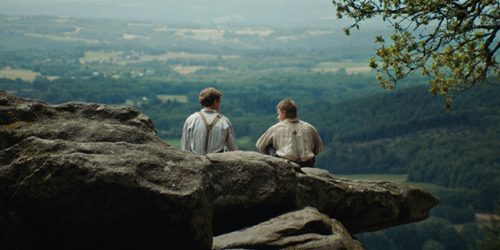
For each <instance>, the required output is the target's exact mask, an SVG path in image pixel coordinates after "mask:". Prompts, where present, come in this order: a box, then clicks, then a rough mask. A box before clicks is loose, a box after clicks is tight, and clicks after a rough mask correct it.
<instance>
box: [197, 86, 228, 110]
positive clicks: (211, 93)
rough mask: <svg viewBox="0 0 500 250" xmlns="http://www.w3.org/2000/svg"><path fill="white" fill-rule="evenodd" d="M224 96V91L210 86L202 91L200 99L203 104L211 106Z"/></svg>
mask: <svg viewBox="0 0 500 250" xmlns="http://www.w3.org/2000/svg"><path fill="white" fill-rule="evenodd" d="M222 96H224V95H223V94H222V92H220V91H219V90H217V89H215V88H212V87H209V88H205V89H203V90H201V91H200V95H199V96H198V100H199V101H200V104H201V106H203V107H210V106H212V105H213V104H214V102H215V101H220V99H221V97H222Z"/></svg>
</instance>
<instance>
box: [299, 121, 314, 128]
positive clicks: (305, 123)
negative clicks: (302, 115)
mask: <svg viewBox="0 0 500 250" xmlns="http://www.w3.org/2000/svg"><path fill="white" fill-rule="evenodd" d="M299 122H300V124H301V125H302V126H304V127H308V128H312V129H314V130H316V128H315V127H314V126H313V125H312V124H310V123H308V122H306V121H303V120H299Z"/></svg>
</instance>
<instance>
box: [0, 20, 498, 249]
mask: <svg viewBox="0 0 500 250" xmlns="http://www.w3.org/2000/svg"><path fill="white" fill-rule="evenodd" d="M376 32H379V31H371V30H370V31H364V32H360V33H357V35H354V36H353V37H349V38H346V37H343V36H342V34H341V33H340V32H338V31H331V30H324V29H323V30H316V29H306V28H301V29H283V28H282V29H272V28H266V27H217V28H211V27H209V28H207V27H192V26H180V25H177V26H169V25H167V24H158V23H138V22H126V21H121V20H101V19H74V18H71V19H70V18H57V17H23V16H6V15H3V16H2V15H0V35H1V36H2V39H1V40H0V89H2V90H7V91H9V92H10V93H13V94H15V95H18V96H23V97H29V98H37V99H41V100H44V101H46V102H49V103H53V104H57V103H63V102H73V101H79V102H96V103H103V104H108V105H116V106H123V105H127V106H132V107H135V108H137V109H138V110H140V111H142V112H144V113H145V114H147V115H148V116H150V117H151V119H152V120H153V122H154V124H155V127H156V130H157V131H158V134H159V136H160V137H161V138H162V139H164V140H165V141H166V142H167V143H171V144H173V145H176V143H178V140H179V139H180V135H181V129H182V125H183V123H184V120H185V118H186V117H187V116H188V115H189V114H191V113H193V112H196V111H197V110H198V109H199V108H200V105H199V103H198V102H197V94H198V93H199V91H200V90H201V89H202V88H204V87H207V86H213V87H216V88H218V89H220V90H221V91H222V92H223V93H224V98H223V104H222V113H223V114H225V115H226V116H227V117H229V118H230V119H231V122H232V123H233V126H234V128H235V131H236V136H237V137H238V146H239V147H240V149H241V150H255V146H254V144H255V141H256V140H257V139H258V137H259V136H260V135H261V134H262V133H263V132H264V131H265V129H267V128H268V127H269V126H271V125H272V124H274V123H275V122H276V114H275V105H276V104H277V102H278V101H279V100H281V99H282V98H285V97H291V98H293V99H295V100H296V101H297V103H298V105H299V116H300V118H301V119H303V120H306V121H308V122H310V123H311V124H313V125H315V126H316V128H317V129H318V131H319V132H320V135H321V137H322V139H323V141H324V144H325V151H324V152H323V153H322V154H321V155H320V156H319V157H318V161H317V166H318V167H320V168H324V169H328V170H329V171H330V172H332V173H334V174H398V175H406V176H407V182H408V184H409V185H420V186H422V187H424V188H428V189H430V190H431V191H432V192H433V193H434V194H435V195H436V196H438V197H439V198H440V204H439V206H438V207H436V208H435V209H433V211H432V217H431V218H430V219H428V220H426V221H423V222H420V223H414V224H409V225H404V226H400V227H396V228H392V229H389V230H384V231H380V232H375V233H365V234H360V235H358V237H359V238H360V239H361V240H362V241H363V242H364V244H365V246H366V248H367V249H469V247H470V249H475V248H476V241H477V240H479V239H481V238H482V237H483V232H482V230H481V229H480V227H479V225H478V224H477V223H476V222H475V213H477V212H486V213H493V212H494V211H495V205H496V203H498V202H499V201H500V193H499V192H498V191H497V190H500V99H499V98H498V96H499V94H500V86H499V84H500V83H499V81H498V79H494V78H492V79H490V81H489V82H488V83H485V84H483V85H482V86H479V87H477V88H473V89H470V90H469V91H466V92H464V93H463V94H462V95H460V96H458V97H457V98H456V100H455V102H454V103H453V105H452V110H451V111H446V110H445V109H444V107H443V100H442V99H441V98H440V97H436V96H432V95H431V94H429V91H428V89H427V86H426V85H425V82H426V80H427V79H423V78H421V77H419V76H413V77H411V78H408V79H406V80H405V81H403V82H401V83H400V85H399V86H398V88H397V89H396V90H395V91H391V92H387V91H384V90H382V89H380V88H379V86H378V85H377V83H376V80H375V79H374V74H373V72H370V71H367V70H365V68H366V67H365V66H367V64H368V60H369V58H370V57H371V56H372V54H373V48H374V46H373V44H372V43H371V41H372V40H371V39H370V38H371V37H374V36H375V34H376ZM380 32H382V31H380ZM366 37H369V38H368V39H367V38H366ZM26 71H27V72H28V73H35V74H34V75H33V74H28V73H26ZM16 74H17V75H16ZM26 75H31V79H29V78H30V77H28V76H26Z"/></svg>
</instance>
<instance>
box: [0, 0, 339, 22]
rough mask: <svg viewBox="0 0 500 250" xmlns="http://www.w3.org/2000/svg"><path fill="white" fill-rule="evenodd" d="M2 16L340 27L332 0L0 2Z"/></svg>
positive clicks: (76, 0) (59, 0)
mask: <svg viewBox="0 0 500 250" xmlns="http://www.w3.org/2000/svg"><path fill="white" fill-rule="evenodd" d="M0 6H1V7H0V13H3V14H14V15H18V14H24V15H40V14H42V15H56V16H70V17H98V18H120V19H135V20H144V21H168V22H180V23H187V22H189V23H197V24H205V23H207V24H248V25H279V26H289V27H294V26H332V25H338V24H339V23H340V21H339V20H337V19H336V18H335V7H334V6H333V5H332V3H331V0H0Z"/></svg>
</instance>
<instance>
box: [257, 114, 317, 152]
mask: <svg viewBox="0 0 500 250" xmlns="http://www.w3.org/2000/svg"><path fill="white" fill-rule="evenodd" d="M256 146H257V149H258V150H259V151H260V152H261V153H264V154H270V153H269V151H268V150H269V146H272V147H273V148H274V150H276V155H277V156H279V157H282V158H286V159H288V160H291V161H295V162H307V161H310V160H312V159H313V158H314V157H315V155H317V154H319V153H320V152H321V150H322V149H323V143H322V142H321V138H320V136H319V134H318V132H317V131H316V129H315V128H314V127H313V126H312V125H311V124H309V123H307V122H304V121H301V120H298V119H285V120H283V121H280V122H278V123H276V124H275V125H273V126H272V127H270V128H269V129H268V130H267V131H266V132H265V133H264V134H263V135H262V136H261V137H260V138H259V140H257V143H256Z"/></svg>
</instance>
